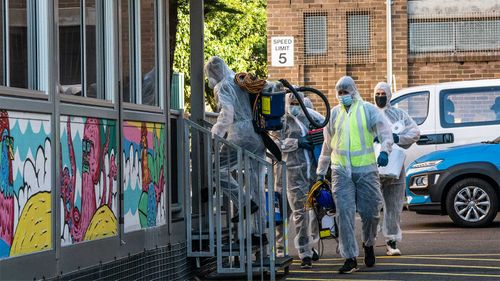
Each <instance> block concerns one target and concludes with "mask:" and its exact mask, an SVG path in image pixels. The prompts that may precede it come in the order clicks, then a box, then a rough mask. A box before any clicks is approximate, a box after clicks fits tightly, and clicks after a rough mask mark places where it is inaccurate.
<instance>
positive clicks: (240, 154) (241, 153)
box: [183, 119, 288, 280]
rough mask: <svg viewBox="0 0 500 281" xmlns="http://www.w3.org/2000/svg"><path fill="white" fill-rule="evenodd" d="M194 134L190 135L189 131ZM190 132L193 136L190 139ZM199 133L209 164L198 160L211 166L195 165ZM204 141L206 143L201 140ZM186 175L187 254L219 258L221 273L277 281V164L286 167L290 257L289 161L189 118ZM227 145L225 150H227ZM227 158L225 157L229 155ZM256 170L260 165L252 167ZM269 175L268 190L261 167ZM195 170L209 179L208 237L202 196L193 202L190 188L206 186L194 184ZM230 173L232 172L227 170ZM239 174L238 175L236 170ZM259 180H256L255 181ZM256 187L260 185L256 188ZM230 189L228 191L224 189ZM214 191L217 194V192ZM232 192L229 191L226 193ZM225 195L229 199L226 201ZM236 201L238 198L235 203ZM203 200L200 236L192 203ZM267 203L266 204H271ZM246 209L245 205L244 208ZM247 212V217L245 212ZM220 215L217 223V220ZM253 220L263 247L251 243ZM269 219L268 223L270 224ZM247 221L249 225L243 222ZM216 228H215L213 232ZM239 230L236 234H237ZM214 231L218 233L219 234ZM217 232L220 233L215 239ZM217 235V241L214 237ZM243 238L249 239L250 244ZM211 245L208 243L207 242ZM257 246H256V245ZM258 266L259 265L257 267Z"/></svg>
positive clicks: (285, 220)
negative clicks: (266, 239)
mask: <svg viewBox="0 0 500 281" xmlns="http://www.w3.org/2000/svg"><path fill="white" fill-rule="evenodd" d="M190 133H191V135H190ZM190 136H191V138H190ZM196 136H199V140H200V144H201V143H202V144H203V148H204V155H205V157H206V162H203V161H200V162H199V164H200V165H203V164H206V167H204V166H200V167H196V168H198V169H195V167H192V166H190V163H191V159H190V157H195V156H197V155H191V153H193V151H198V150H196V149H195V150H192V149H191V150H190V149H189V148H190V145H193V146H194V145H195V144H191V141H192V140H193V138H196ZM201 141H202V142H201ZM183 145H184V148H185V149H184V154H185V158H184V159H185V164H184V175H185V183H186V188H185V197H184V198H185V201H186V225H187V230H188V231H187V236H188V256H191V257H209V256H210V257H214V256H215V257H216V259H217V272H218V273H220V274H234V273H238V274H242V273H246V275H247V279H248V280H252V277H253V273H254V272H256V271H258V272H259V273H260V276H261V278H263V276H264V271H266V272H268V273H269V274H270V278H271V280H275V277H276V276H275V274H276V266H275V262H276V249H277V247H276V237H275V212H274V208H275V207H274V201H275V200H274V198H275V197H274V192H275V175H274V169H273V168H274V165H281V166H282V169H281V170H282V174H281V177H282V185H281V187H282V198H281V200H282V202H281V205H282V207H283V208H282V209H283V210H282V218H283V227H284V232H285V235H284V247H285V255H288V234H287V228H288V214H287V208H286V206H287V199H286V164H285V163H284V162H278V163H272V162H269V161H268V160H266V159H264V158H262V157H261V156H259V155H255V154H254V153H251V152H250V151H246V150H244V149H243V148H241V147H239V146H238V145H235V144H234V143H231V142H229V141H227V140H226V139H224V138H221V137H219V136H212V133H211V132H210V130H208V129H207V128H205V127H204V126H202V125H200V124H197V123H195V122H193V121H191V120H187V119H184V141H183ZM223 147H224V149H223ZM224 157H225V158H224ZM225 161H227V162H225ZM252 169H257V171H253V170H252ZM264 170H265V171H266V173H267V191H266V190H265V189H266V177H265V175H264V174H262V173H261V172H260V171H264ZM193 171H206V172H207V180H208V188H209V192H208V194H209V195H208V198H209V200H208V202H207V203H206V204H207V205H208V212H206V213H203V215H204V216H205V219H204V220H205V221H208V226H207V228H208V235H205V236H203V235H202V233H203V226H204V224H203V223H202V210H207V209H203V206H202V205H201V203H200V202H201V198H198V202H192V200H193V197H192V196H191V195H192V194H191V192H192V191H194V190H195V189H196V188H199V189H200V190H201V186H202V185H201V184H198V186H192V182H191V176H192V172H193ZM226 173H227V174H226ZM234 173H236V179H235V178H234V177H232V174H234ZM253 173H258V174H259V175H260V176H259V177H253V176H251V175H254V174H253ZM195 176H196V177H198V179H199V180H201V179H202V178H204V177H203V175H202V173H201V172H200V173H199V174H198V175H195ZM223 176H224V181H225V182H224V186H223V184H222V181H221V179H222V177H223ZM252 179H253V180H256V181H257V183H255V182H253V183H252V182H251V180H252ZM255 188H257V189H256V190H255ZM224 189H225V190H224ZM213 190H215V196H214V195H213V192H212V191H213ZM266 192H267V198H268V200H267V206H266V204H265V193H266ZM224 193H227V194H224ZM252 193H254V197H255V196H257V197H258V198H253V200H255V201H256V203H257V205H258V206H259V213H257V214H255V215H248V214H251V194H252ZM226 198H229V199H227V200H226ZM230 200H232V201H233V204H234V205H236V207H237V209H238V210H239V212H238V213H239V215H238V216H239V217H238V219H239V220H238V223H237V226H236V227H235V228H233V225H232V224H231V222H230V219H231V217H232V215H233V213H234V210H233V205H232V204H231V203H230V202H229V201H230ZM236 200H237V202H235V201H236ZM196 203H198V210H199V214H198V216H199V217H198V235H196V233H195V234H193V229H192V225H193V215H196V214H192V206H193V204H196ZM266 207H267V208H266ZM243 209H245V210H244V211H243ZM266 209H267V215H265V216H264V215H263V212H264V210H266ZM244 213H246V214H247V216H246V217H245V216H244ZM214 216H215V226H214V222H213V218H214ZM252 217H253V218H254V219H255V220H256V223H257V227H256V229H254V230H253V232H254V233H255V232H256V234H258V235H259V236H260V237H261V238H260V241H259V245H252V241H251V240H252V239H251V237H252V227H251V225H252V222H253V221H252V220H251V218H252ZM266 217H267V224H268V225H267V226H266ZM244 222H245V223H244ZM224 225H227V229H228V231H227V232H224V229H223V226H224ZM214 230H215V231H214ZM233 231H234V233H236V235H233ZM214 232H215V233H214ZM264 234H266V235H267V236H268V237H269V243H268V245H263V238H262V237H263V235H264ZM214 235H215V237H214ZM207 238H208V240H209V241H208V247H209V248H208V249H204V248H203V246H204V244H203V241H204V240H205V241H206V239H207ZM214 238H215V239H214ZM233 238H237V240H236V241H239V243H238V245H235V244H233ZM243 241H246V242H245V243H244V242H243ZM195 243H197V244H198V245H199V249H197V250H196V251H195V250H193V245H194V244H195ZM205 244H206V243H205ZM256 246H257V247H256ZM253 254H256V260H255V261H254V260H253ZM254 264H255V266H254Z"/></svg>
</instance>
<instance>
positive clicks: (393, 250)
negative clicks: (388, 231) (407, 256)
mask: <svg viewBox="0 0 500 281" xmlns="http://www.w3.org/2000/svg"><path fill="white" fill-rule="evenodd" d="M386 248H387V255H388V256H401V251H400V250H399V249H398V247H397V246H396V241H394V240H390V241H387V245H386Z"/></svg>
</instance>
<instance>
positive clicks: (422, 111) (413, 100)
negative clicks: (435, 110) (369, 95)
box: [391, 92, 429, 125]
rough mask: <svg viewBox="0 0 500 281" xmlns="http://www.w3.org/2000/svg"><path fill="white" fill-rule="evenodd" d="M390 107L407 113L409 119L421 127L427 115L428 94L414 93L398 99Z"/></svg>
mask: <svg viewBox="0 0 500 281" xmlns="http://www.w3.org/2000/svg"><path fill="white" fill-rule="evenodd" d="M391 105H392V106H394V107H396V108H399V109H402V110H404V111H406V112H408V115H410V117H411V118H413V120H414V121H415V123H417V125H421V124H422V123H424V121H425V119H427V114H428V113H429V92H416V93H411V94H407V95H404V96H401V97H398V98H396V99H394V100H392V101H391Z"/></svg>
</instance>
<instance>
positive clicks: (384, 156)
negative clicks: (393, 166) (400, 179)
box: [377, 151, 389, 167]
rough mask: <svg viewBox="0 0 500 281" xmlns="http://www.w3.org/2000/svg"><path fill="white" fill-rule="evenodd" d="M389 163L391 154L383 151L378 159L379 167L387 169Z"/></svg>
mask: <svg viewBox="0 0 500 281" xmlns="http://www.w3.org/2000/svg"><path fill="white" fill-rule="evenodd" d="M388 163H389V154H387V152H385V151H382V152H380V155H379V156H378V158H377V164H378V166H379V167H385V166H387V164H388Z"/></svg>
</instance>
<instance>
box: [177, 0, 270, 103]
mask: <svg viewBox="0 0 500 281" xmlns="http://www.w3.org/2000/svg"><path fill="white" fill-rule="evenodd" d="M177 16H178V25H177V33H176V47H175V54H174V62H173V69H174V70H175V71H178V72H183V73H184V75H185V76H184V77H185V84H186V89H185V93H186V98H185V100H186V103H187V106H189V100H190V94H191V91H190V86H189V85H190V73H189V52H190V47H189V3H188V1H187V0H179V1H178V14H177ZM266 18H267V17H266V1H265V0H217V1H208V0H207V1H205V31H204V32H205V41H204V44H205V61H206V60H208V58H209V57H211V56H219V57H221V58H223V59H224V60H225V61H226V63H227V64H228V65H229V67H230V68H231V69H233V70H234V71H235V72H236V73H237V72H240V71H245V72H252V73H255V74H257V75H258V76H260V77H265V76H266V75H267V46H266V44H267V35H266ZM205 86H206V87H205V97H206V102H207V106H209V107H210V108H211V109H212V110H213V111H215V109H216V106H217V105H216V101H215V99H214V95H213V92H212V91H211V90H210V89H209V88H208V87H207V85H205Z"/></svg>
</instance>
